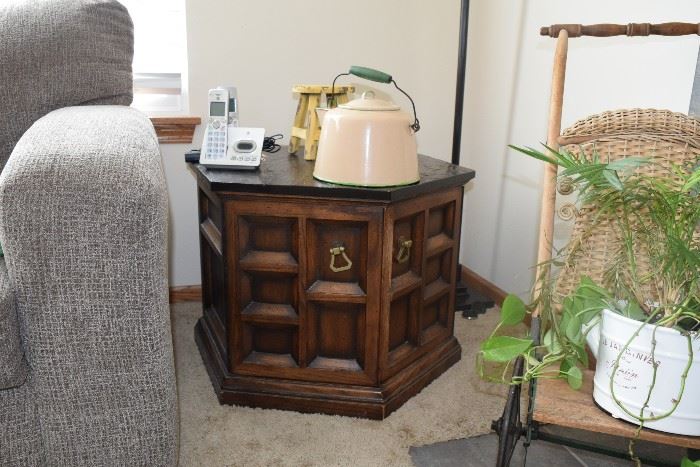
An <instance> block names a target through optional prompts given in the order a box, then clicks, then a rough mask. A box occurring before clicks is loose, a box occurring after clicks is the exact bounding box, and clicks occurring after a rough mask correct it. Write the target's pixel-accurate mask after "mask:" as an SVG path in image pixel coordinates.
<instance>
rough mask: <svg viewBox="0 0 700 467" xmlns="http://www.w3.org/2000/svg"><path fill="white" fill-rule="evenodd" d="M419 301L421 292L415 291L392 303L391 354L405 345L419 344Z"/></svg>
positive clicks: (390, 326)
mask: <svg viewBox="0 0 700 467" xmlns="http://www.w3.org/2000/svg"><path fill="white" fill-rule="evenodd" d="M419 300H420V290H415V291H413V292H412V293H407V294H405V295H404V296H402V297H399V298H397V299H395V300H393V301H392V302H391V306H390V310H389V352H390V353H391V352H393V351H395V350H396V349H398V348H399V347H401V346H402V345H404V344H408V345H411V346H413V345H416V344H417V342H418V333H417V329H418V312H419V309H420V301H419ZM390 358H391V357H390Z"/></svg>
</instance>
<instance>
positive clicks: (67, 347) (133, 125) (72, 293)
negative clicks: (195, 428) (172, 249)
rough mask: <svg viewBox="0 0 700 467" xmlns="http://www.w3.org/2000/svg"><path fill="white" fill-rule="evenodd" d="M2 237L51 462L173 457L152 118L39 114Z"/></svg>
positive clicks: (1, 183) (91, 112) (162, 200)
mask: <svg viewBox="0 0 700 467" xmlns="http://www.w3.org/2000/svg"><path fill="white" fill-rule="evenodd" d="M0 241H1V242H2V246H3V248H4V250H5V258H6V263H7V269H8V272H9V278H10V281H11V284H12V287H13V289H14V292H15V297H16V300H17V308H18V317H19V321H20V328H21V329H22V334H23V335H22V341H23V347H24V350H25V357H26V359H27V362H28V364H29V366H30V368H31V378H30V379H29V380H28V381H27V383H25V384H30V385H32V386H33V388H32V389H33V391H32V392H33V397H35V398H36V403H37V404H38V413H39V414H40V415H39V417H40V419H41V420H40V426H41V427H42V431H43V434H42V438H43V444H44V448H45V452H47V453H51V454H49V456H50V457H51V458H50V459H47V461H48V462H47V463H48V464H50V465H83V464H85V465H172V464H174V463H175V462H176V456H177V449H176V442H177V428H176V426H177V424H176V412H177V409H176V407H177V405H176V392H175V377H174V370H173V354H172V340H171V331H170V324H169V307H168V294H167V192H166V189H165V181H164V175H163V171H162V166H161V161H160V154H159V150H158V144H157V140H156V136H155V134H154V131H153V127H152V125H151V123H150V121H149V120H148V119H147V118H146V117H145V116H144V115H143V114H141V113H140V112H138V111H136V110H134V109H131V108H129V107H122V106H85V107H68V108H64V109H60V110H56V111H54V112H51V113H49V114H48V115H46V116H44V117H43V118H41V119H39V120H38V121H37V122H36V123H34V125H33V126H32V127H31V128H30V129H29V130H27V132H26V133H25V134H24V135H23V137H22V138H21V140H20V141H19V142H18V143H17V145H16V146H15V149H14V151H13V153H12V155H11V157H10V159H9V161H8V163H7V165H6V166H5V169H4V170H3V172H2V175H0ZM0 410H2V407H0Z"/></svg>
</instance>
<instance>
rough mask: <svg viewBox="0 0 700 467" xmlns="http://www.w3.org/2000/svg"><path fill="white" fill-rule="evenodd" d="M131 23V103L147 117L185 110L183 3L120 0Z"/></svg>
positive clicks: (170, 0) (185, 61)
mask: <svg viewBox="0 0 700 467" xmlns="http://www.w3.org/2000/svg"><path fill="white" fill-rule="evenodd" d="M120 2H121V3H122V4H123V5H124V6H126V7H127V9H128V10H129V14H130V15H131V18H132V20H133V22H134V63H133V73H134V101H133V104H132V106H133V107H136V108H137V109H139V110H141V111H143V112H146V113H148V114H151V115H158V114H178V113H183V112H186V111H187V102H186V99H185V97H184V89H183V76H184V73H185V70H186V69H187V67H186V65H187V47H186V30H185V0H120Z"/></svg>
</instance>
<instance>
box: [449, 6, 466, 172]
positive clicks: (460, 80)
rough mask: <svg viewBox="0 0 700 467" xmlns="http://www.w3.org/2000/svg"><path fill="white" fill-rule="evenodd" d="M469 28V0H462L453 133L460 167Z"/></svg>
mask: <svg viewBox="0 0 700 467" xmlns="http://www.w3.org/2000/svg"><path fill="white" fill-rule="evenodd" d="M468 28H469V0H462V8H461V11H460V15H459V55H458V58H457V92H456V94H455V124H454V130H453V132H452V163H453V164H455V165H459V151H460V145H461V142H462V112H463V107H464V79H465V75H466V71H467V30H468Z"/></svg>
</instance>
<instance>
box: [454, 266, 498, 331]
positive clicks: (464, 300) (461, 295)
mask: <svg viewBox="0 0 700 467" xmlns="http://www.w3.org/2000/svg"><path fill="white" fill-rule="evenodd" d="M460 274H461V266H457V277H459V276H460ZM495 305H496V303H495V302H494V301H493V300H492V299H490V298H488V297H486V296H484V295H482V294H480V293H479V292H476V291H475V290H469V289H468V288H467V284H465V283H464V282H463V281H461V280H459V281H457V293H456V294H455V312H458V311H461V312H462V317H463V318H466V319H476V318H477V317H478V316H479V315H481V314H483V313H485V312H486V310H488V309H489V308H492V307H493V306H495Z"/></svg>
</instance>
